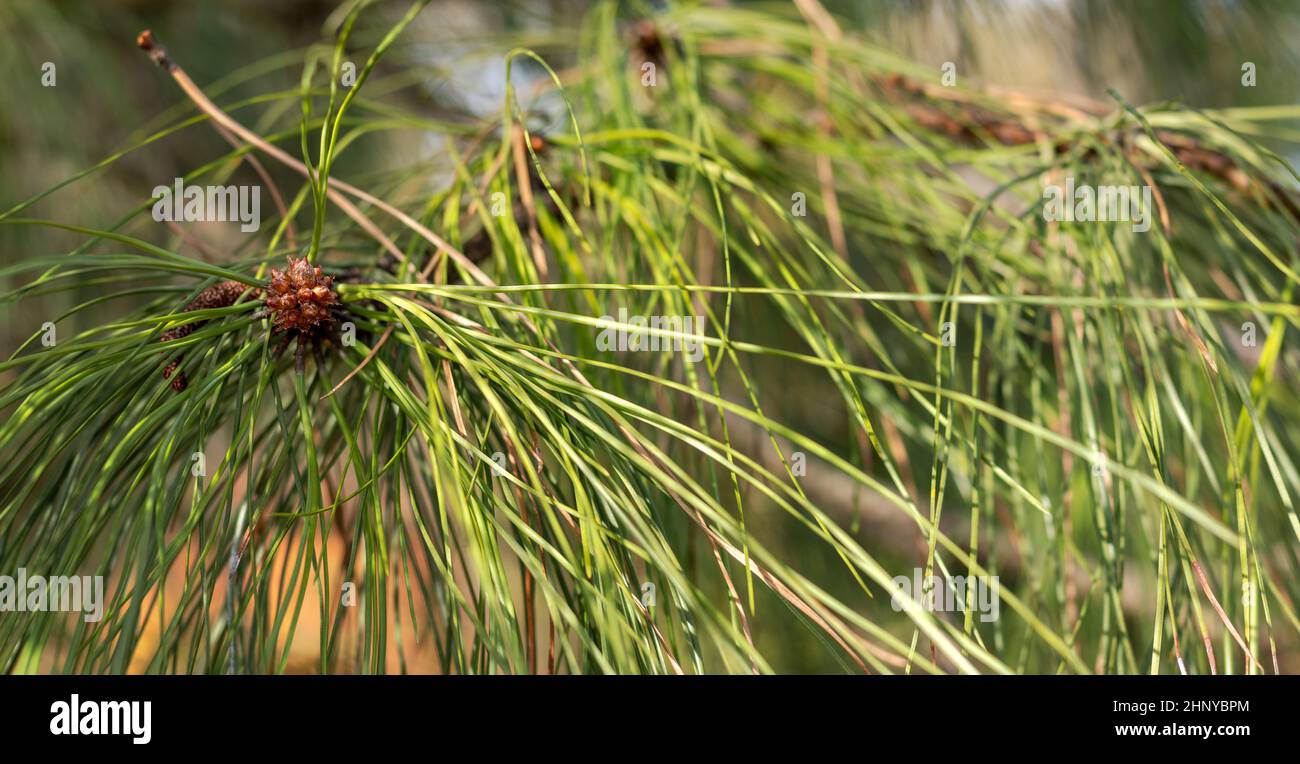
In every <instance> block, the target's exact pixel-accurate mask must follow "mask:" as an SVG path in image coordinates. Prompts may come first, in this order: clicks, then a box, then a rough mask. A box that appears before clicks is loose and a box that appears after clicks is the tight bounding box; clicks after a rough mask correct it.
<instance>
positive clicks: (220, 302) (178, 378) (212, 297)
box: [161, 281, 261, 393]
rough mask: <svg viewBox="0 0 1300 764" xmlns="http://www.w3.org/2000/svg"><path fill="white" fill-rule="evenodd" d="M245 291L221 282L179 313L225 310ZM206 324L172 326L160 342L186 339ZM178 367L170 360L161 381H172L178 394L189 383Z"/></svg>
mask: <svg viewBox="0 0 1300 764" xmlns="http://www.w3.org/2000/svg"><path fill="white" fill-rule="evenodd" d="M246 291H249V286H248V285H247V284H243V283H240V282H238V281H222V282H220V283H217V284H213V285H212V286H210V287H208V288H207V289H204V290H203V291H202V292H199V293H198V294H197V295H195V296H194V299H193V300H191V301H190V303H189V304H188V305H186V306H185V307H184V308H183V309H182V310H181V312H182V313H189V312H190V311H192V310H207V309H209V308H225V307H227V306H230V305H234V304H235V301H236V300H238V299H239V296H240V295H241V294H243V293H244V292H246ZM260 291H261V290H259V289H257V288H253V289H252V291H251V293H250V294H251V295H252V296H254V297H256V296H257V295H258V294H259V293H260ZM206 323H207V322H206V321H194V322H192V323H188V324H183V325H181V326H174V327H172V328H171V329H168V330H167V331H165V332H163V335H162V337H161V341H162V342H169V341H171V340H178V339H180V338H182V337H188V336H189V335H190V334H191V333H193V332H194V330H195V329H198V328H199V327H200V326H203V325H204V324H206ZM179 366H180V359H179V358H175V359H172V360H171V361H170V362H169V363H168V364H167V366H166V368H164V369H163V379H170V380H171V381H172V382H171V384H172V389H173V390H175V391H176V392H178V393H179V392H180V391H182V390H184V389H185V387H186V385H188V384H189V381H188V380H187V379H186V378H185V372H183V371H180V370H179V368H178V367H179Z"/></svg>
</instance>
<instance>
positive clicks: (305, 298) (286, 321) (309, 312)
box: [266, 258, 338, 334]
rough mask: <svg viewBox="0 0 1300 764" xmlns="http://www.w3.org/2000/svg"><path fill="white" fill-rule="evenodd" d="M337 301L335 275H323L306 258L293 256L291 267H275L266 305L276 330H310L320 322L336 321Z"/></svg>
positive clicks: (323, 323)
mask: <svg viewBox="0 0 1300 764" xmlns="http://www.w3.org/2000/svg"><path fill="white" fill-rule="evenodd" d="M337 305H338V296H337V295H335V294H334V278H333V277H332V276H325V275H322V274H321V270H320V268H318V267H316V266H314V265H312V264H311V263H309V262H307V260H306V258H302V259H298V260H295V259H293V258H289V267H288V268H287V269H286V270H283V271H280V270H276V269H275V268H272V269H271V284H270V286H269V287H268V288H267V290H266V309H267V311H268V312H269V314H270V316H271V319H272V321H273V322H274V327H273V331H276V332H285V331H289V330H290V329H297V330H298V331H299V332H300V333H302V334H306V333H308V332H310V331H311V330H312V329H313V328H315V327H317V326H328V325H329V324H330V323H332V322H333V321H334V316H333V314H332V311H333V310H334V308H335V307H336V306H337Z"/></svg>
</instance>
